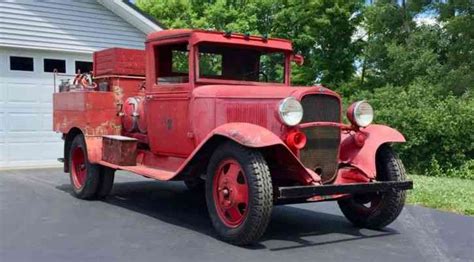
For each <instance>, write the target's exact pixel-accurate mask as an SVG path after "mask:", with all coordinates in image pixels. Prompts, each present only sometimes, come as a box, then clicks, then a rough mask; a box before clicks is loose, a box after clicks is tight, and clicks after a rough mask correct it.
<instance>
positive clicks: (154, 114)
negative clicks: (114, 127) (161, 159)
mask: <svg viewBox="0 0 474 262" xmlns="http://www.w3.org/2000/svg"><path fill="white" fill-rule="evenodd" d="M150 48H152V50H147V52H148V54H150V52H149V51H153V52H152V53H153V54H154V55H153V56H152V59H151V60H154V61H148V65H150V64H154V65H153V68H154V72H147V82H148V81H153V84H152V85H148V87H147V96H146V108H147V110H146V112H147V121H148V139H149V145H150V149H151V151H152V152H153V153H155V154H159V155H168V156H177V157H186V156H188V155H189V154H190V153H191V152H192V151H193V150H194V146H195V145H194V140H193V136H192V133H191V129H190V127H191V126H190V121H189V103H190V100H191V92H192V88H193V85H192V83H191V82H192V81H190V79H191V77H190V74H189V72H190V71H191V70H190V68H191V65H190V55H189V54H190V53H191V52H190V48H189V45H188V43H187V42H182V41H178V42H171V43H161V42H160V44H156V45H151V44H150V46H147V49H150ZM150 76H152V77H150ZM150 78H151V79H150ZM148 83H150V82H148ZM150 89H151V90H150Z"/></svg>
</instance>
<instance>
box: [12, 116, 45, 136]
mask: <svg viewBox="0 0 474 262" xmlns="http://www.w3.org/2000/svg"><path fill="white" fill-rule="evenodd" d="M7 116H8V120H9V121H8V124H7V128H8V131H10V132H15V131H35V130H38V127H40V126H41V115H38V114H28V113H9V114H7Z"/></svg>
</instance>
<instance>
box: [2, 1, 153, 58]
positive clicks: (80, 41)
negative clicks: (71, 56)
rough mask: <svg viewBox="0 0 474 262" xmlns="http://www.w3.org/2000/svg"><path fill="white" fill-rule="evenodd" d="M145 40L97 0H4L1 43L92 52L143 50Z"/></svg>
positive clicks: (142, 34) (136, 30) (22, 46)
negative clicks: (110, 48) (116, 49)
mask: <svg viewBox="0 0 474 262" xmlns="http://www.w3.org/2000/svg"><path fill="white" fill-rule="evenodd" d="M144 39H145V34H144V33H142V32H141V31H139V30H138V29H137V28H135V27H134V26H132V25H130V24H129V23H127V22H126V21H125V20H123V19H122V18H120V17H119V16H117V15H116V14H114V13H112V12H111V11H110V10H108V9H107V8H105V7H104V6H102V5H101V4H99V3H98V2H97V1H96V0H80V1H72V0H47V1H35V0H17V1H5V0H0V46H10V47H16V48H18V47H20V48H30V49H43V50H59V51H69V52H81V53H91V52H93V51H96V50H100V49H104V48H109V47H112V46H115V47H129V48H138V49H143V48H144V44H143V42H144Z"/></svg>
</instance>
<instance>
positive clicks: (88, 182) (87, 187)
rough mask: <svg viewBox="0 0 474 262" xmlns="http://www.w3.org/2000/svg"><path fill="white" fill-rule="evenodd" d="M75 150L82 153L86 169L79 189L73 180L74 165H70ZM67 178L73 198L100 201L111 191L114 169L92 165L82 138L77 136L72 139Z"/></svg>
mask: <svg viewBox="0 0 474 262" xmlns="http://www.w3.org/2000/svg"><path fill="white" fill-rule="evenodd" d="M76 149H80V150H81V151H82V154H83V157H84V165H85V169H86V174H85V180H84V183H83V185H82V186H81V187H78V186H77V185H76V184H75V182H74V178H73V172H74V170H73V169H74V165H73V163H72V158H73V152H74V150H76ZM68 161H69V167H70V168H69V178H70V180H71V186H72V189H73V194H74V196H75V197H77V198H80V199H89V200H91V199H101V198H104V197H106V196H107V195H108V194H109V193H110V191H111V190H112V186H113V183H114V172H115V170H114V169H111V168H109V167H105V166H102V165H98V164H92V163H90V162H89V161H88V157H87V147H86V142H85V140H84V136H83V135H82V134H81V135H77V136H76V137H74V139H73V141H72V143H71V148H70V152H69V160H68Z"/></svg>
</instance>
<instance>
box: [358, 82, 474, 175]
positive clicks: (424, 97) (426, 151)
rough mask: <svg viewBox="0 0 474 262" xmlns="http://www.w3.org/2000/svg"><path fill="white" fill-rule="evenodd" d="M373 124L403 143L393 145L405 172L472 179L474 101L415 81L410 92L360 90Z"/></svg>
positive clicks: (406, 90)
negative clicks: (397, 135) (393, 133)
mask: <svg viewBox="0 0 474 262" xmlns="http://www.w3.org/2000/svg"><path fill="white" fill-rule="evenodd" d="M358 99H366V100H368V101H369V102H370V103H371V104H372V106H373V107H374V110H375V122H376V123H381V124H386V125H389V126H392V127H394V128H396V129H398V130H399V131H400V132H402V133H403V134H404V135H405V138H406V139H407V142H406V143H404V144H400V145H397V148H398V152H399V154H400V157H401V158H402V159H403V161H404V163H405V165H406V166H407V169H408V170H410V171H412V172H417V173H425V174H427V175H438V176H452V177H464V178H471V179H473V178H474V174H473V169H474V161H473V156H474V136H473V133H472V130H474V97H473V96H472V94H471V93H469V92H466V93H465V94H464V95H463V96H461V97H456V96H453V95H446V92H445V90H443V87H442V86H436V85H433V84H428V82H426V81H421V80H418V81H415V82H413V83H412V84H410V85H409V86H408V87H406V88H405V87H396V86H392V85H387V86H385V87H382V88H378V89H375V90H374V91H373V92H367V91H360V92H357V93H356V94H354V95H353V96H352V100H358Z"/></svg>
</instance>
